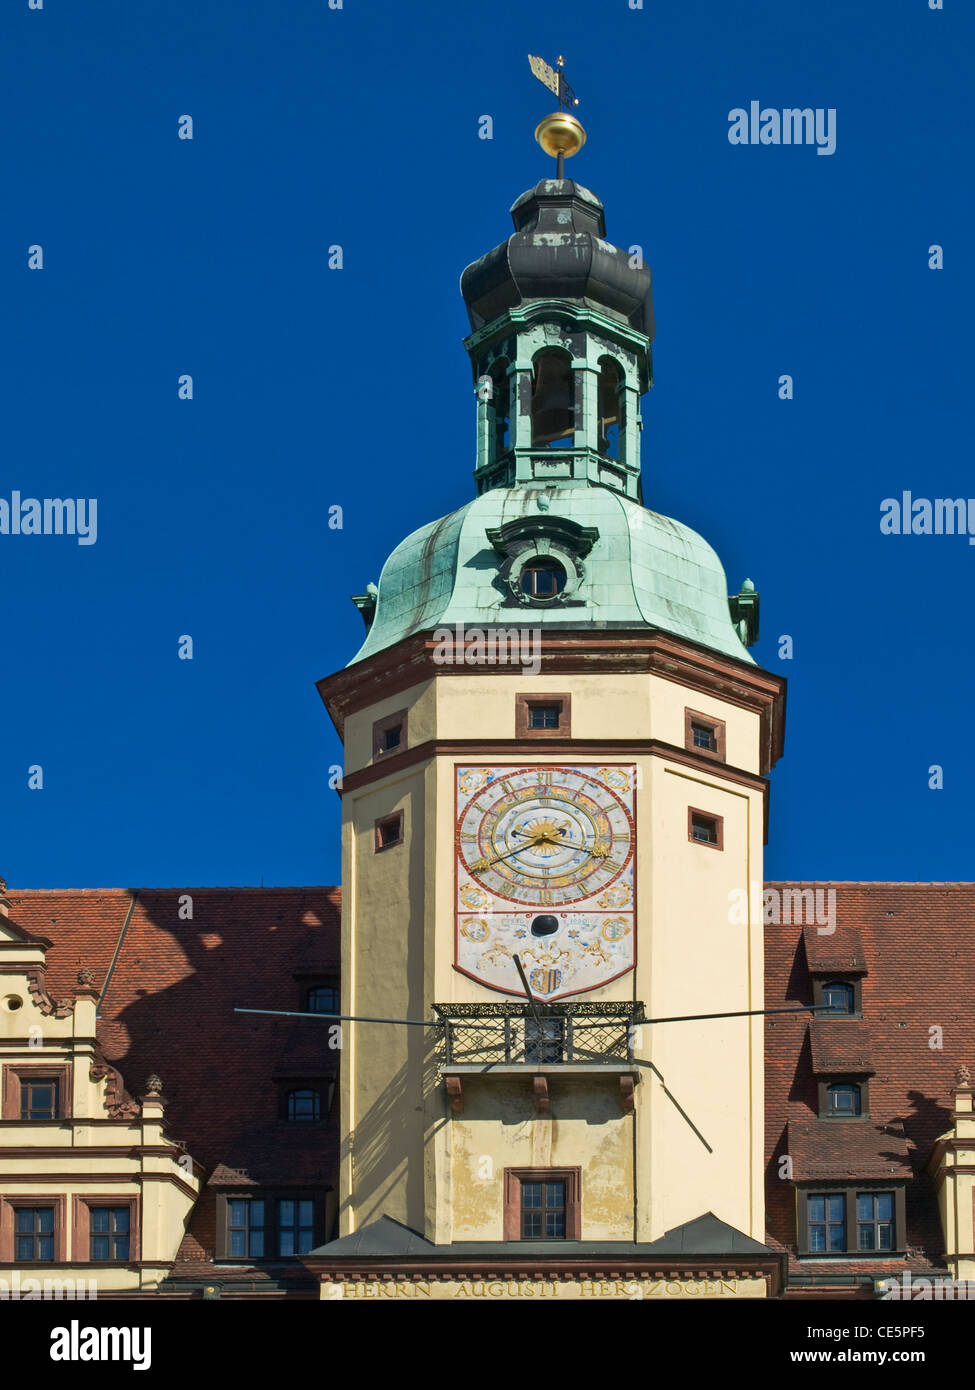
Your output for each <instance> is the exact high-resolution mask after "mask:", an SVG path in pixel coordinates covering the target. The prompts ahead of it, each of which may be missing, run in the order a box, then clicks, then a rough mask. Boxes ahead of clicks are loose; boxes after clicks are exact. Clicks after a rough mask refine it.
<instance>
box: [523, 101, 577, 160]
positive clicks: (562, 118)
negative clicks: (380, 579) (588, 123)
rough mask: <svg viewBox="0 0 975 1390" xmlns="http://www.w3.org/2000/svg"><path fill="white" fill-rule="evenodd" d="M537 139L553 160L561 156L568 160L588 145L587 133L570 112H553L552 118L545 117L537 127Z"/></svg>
mask: <svg viewBox="0 0 975 1390" xmlns="http://www.w3.org/2000/svg"><path fill="white" fill-rule="evenodd" d="M535 139H536V140H537V141H538V143H539V144H540V145H541V147H542V149H543V150H544V151H545V153H546V154H550V155H551V156H552V158H553V159H554V158H555V157H556V156H557V155H560V154H561V155H565V157H566V159H568V158H569V157H570V156H571V155H574V154H577V153H578V152H579V150H581V149H582V147H583V145H584V144H585V143H586V132H585V131H584V130H583V128H582V126H581V124H580V123H579V121H577V120H576V118H575V116H570V115H569V113H568V111H553V112H552V114H551V116H546V117H544V119H543V120H541V121H539V123H538V125H537V126H536V127H535Z"/></svg>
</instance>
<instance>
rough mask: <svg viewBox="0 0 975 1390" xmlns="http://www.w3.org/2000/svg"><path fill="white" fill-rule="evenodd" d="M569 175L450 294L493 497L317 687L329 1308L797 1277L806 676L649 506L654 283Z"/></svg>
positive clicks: (747, 600) (370, 604)
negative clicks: (760, 647)
mask: <svg viewBox="0 0 975 1390" xmlns="http://www.w3.org/2000/svg"><path fill="white" fill-rule="evenodd" d="M547 119H548V121H549V125H548V127H546V123H545V122H543V123H542V125H541V126H540V127H539V139H540V143H542V144H543V146H544V147H545V148H546V149H547V150H548V151H549V152H550V153H557V154H560V155H562V156H566V155H569V154H571V153H573V152H574V148H578V146H579V144H580V143H581V140H580V139H579V137H578V135H575V134H574V133H573V130H572V127H573V125H575V126H578V123H577V122H574V118H573V117H571V116H569V115H568V114H566V113H564V112H562V113H560V115H559V116H558V117H555V116H553V117H550V118H547ZM560 123H561V124H560ZM543 128H544V129H543ZM578 129H579V130H581V127H579V128H578ZM583 138H584V137H583ZM559 141H561V142H562V146H561V148H559ZM573 143H574V148H573ZM561 165H562V161H561V158H560V162H559V169H558V173H559V174H560V177H557V178H554V179H551V178H549V179H543V180H542V181H541V182H540V183H538V184H537V185H536V186H535V187H534V188H532V189H529V190H528V191H527V192H526V193H523V194H522V196H521V197H519V198H518V199H517V200H516V201H515V203H514V205H513V207H512V209H511V215H512V218H513V222H514V231H513V234H512V235H510V236H509V237H508V238H507V239H506V240H504V241H502V242H501V243H500V245H498V246H496V247H495V248H494V249H493V250H491V251H489V252H488V253H487V254H486V255H485V256H482V257H481V258H480V259H479V260H477V261H475V262H474V263H473V264H472V265H470V266H468V267H467V269H466V270H465V271H464V273H463V276H462V277H461V293H462V295H463V298H464V301H465V304H466V307H467V312H468V316H469V320H470V334H469V336H468V337H467V338H466V340H465V346H466V349H467V351H468V353H469V355H470V359H471V366H472V385H473V388H474V389H473V391H472V409H473V414H474V417H475V438H476V452H475V461H474V489H473V490H474V496H473V497H472V499H471V500H470V501H469V502H468V503H466V505H464V506H462V507H460V508H459V509H458V510H456V511H454V512H451V513H450V514H449V515H447V516H444V517H440V518H439V519H438V520H436V521H432V522H430V523H429V524H428V525H426V526H423V527H421V529H420V530H419V531H416V532H414V534H413V535H410V536H408V537H407V538H406V539H405V540H404V541H402V542H401V544H400V545H398V546H397V547H396V549H395V550H394V551H393V553H392V554H391V555H390V557H389V559H388V560H387V561H386V563H385V565H384V566H383V569H382V573H381V575H380V578H379V583H378V586H376V585H372V584H371V585H369V586H368V588H367V589H366V591H365V592H364V593H363V594H360V595H358V596H357V597H356V598H355V602H356V604H357V605H358V607H359V609H360V612H361V613H362V616H363V618H364V620H365V623H366V629H367V630H366V635H365V640H364V642H363V645H362V647H361V649H360V650H359V652H358V653H357V654H356V655H355V656H354V658H353V659H352V661H351V662H350V664H349V665H348V666H347V667H345V668H344V669H343V670H341V671H339V672H337V673H336V674H334V675H332V676H329V677H327V678H325V679H324V680H322V681H321V682H320V683H319V689H320V692H321V695H322V698H323V700H324V702H325V704H326V706H327V708H328V711H329V713H330V715H331V717H332V719H333V721H334V723H335V725H336V727H337V729H338V730H339V733H340V735H341V736H342V738H343V741H344V747H345V768H344V779H343V786H342V804H343V854H342V884H343V888H342V969H343V973H342V980H343V983H342V1014H343V1015H344V1016H346V1021H344V1022H343V1024H342V1051H341V1079H340V1086H339V1094H340V1104H341V1130H342V1151H341V1191H340V1228H339V1236H338V1239H336V1240H335V1241H332V1242H331V1243H330V1244H329V1245H327V1246H324V1247H322V1248H321V1249H320V1250H318V1251H317V1252H315V1254H314V1255H313V1256H311V1257H308V1263H309V1264H310V1265H311V1267H313V1268H314V1269H316V1270H317V1271H318V1273H319V1274H320V1277H321V1280H322V1290H323V1296H324V1297H329V1298H348V1297H356V1298H358V1297H373V1296H375V1297H384V1296H385V1297H404V1298H416V1297H419V1298H421V1299H428V1298H431V1297H444V1298H446V1297H451V1298H453V1297H457V1298H466V1297H472V1298H487V1297H526V1296H527V1297H535V1296H537V1297H556V1298H585V1297H620V1298H624V1297H626V1298H631V1297H637V1296H641V1297H642V1296H646V1297H654V1296H670V1297H685V1296H705V1297H707V1296H722V1297H728V1296H734V1295H736V1294H737V1295H739V1296H744V1295H750V1296H756V1295H759V1296H760V1295H764V1294H765V1293H767V1292H770V1291H772V1290H773V1285H774V1283H775V1279H776V1277H777V1276H776V1271H777V1267H778V1266H777V1261H776V1259H775V1257H774V1256H773V1255H772V1252H771V1251H769V1250H768V1249H766V1247H765V1246H764V1238H765V1221H764V1196H763V1188H764V1178H765V1171H764V1170H765V1160H764V1136H763V1032H764V1028H763V1022H764V1021H763V1019H762V1018H761V1016H760V1015H759V1014H758V1013H757V1011H759V1010H761V1008H762V1007H763V939H762V932H763V928H762V903H761V896H762V894H761V885H762V882H763V870H762V853H763V843H764V830H765V825H766V808H767V793H768V787H767V781H766V776H767V773H768V772H769V769H770V768H771V766H772V765H773V763H774V762H775V760H776V757H777V756H778V754H779V753H780V752H781V748H782V738H783V719H784V682H783V681H782V679H781V678H780V677H778V676H774V675H771V674H769V673H768V672H766V671H763V670H762V669H761V668H760V667H759V666H757V665H756V664H755V662H754V661H753V659H752V657H751V656H750V654H749V651H748V646H749V644H751V643H752V642H753V641H754V639H755V637H756V636H757V631H758V595H757V593H756V592H755V590H754V588H753V586H752V585H751V584H750V583H749V582H748V581H746V582H745V584H744V585H743V586H742V588H741V589H740V591H739V592H738V593H736V594H734V595H732V596H731V597H729V594H728V588H727V584H726V580H725V575H724V571H723V569H722V566H721V563H720V561H719V559H718V557H717V555H716V554H715V553H714V551H713V550H712V549H711V547H710V546H709V545H708V544H707V543H706V541H704V540H703V539H702V538H701V537H700V536H698V535H696V534H695V533H694V532H693V531H691V530H689V529H688V528H687V527H686V526H684V525H682V524H681V523H680V522H679V521H676V520H673V519H671V518H669V517H665V516H662V515H660V514H658V513H657V512H655V511H652V510H649V509H648V508H647V507H645V506H644V504H643V489H642V486H641V467H640V437H641V430H642V426H643V420H642V416H641V403H642V401H643V400H644V398H645V396H646V393H647V391H648V389H649V388H650V386H651V384H652V362H651V342H652V339H653V335H654V319H653V307H652V299H651V277H650V271H649V270H648V269H647V267H646V266H645V265H644V264H643V262H642V260H641V258H640V257H639V256H636V255H632V254H630V253H628V252H627V251H625V250H621V249H620V248H619V247H617V246H615V245H613V244H612V243H611V242H609V241H608V240H607V239H606V227H605V221H604V212H603V205H602V203H601V202H600V200H599V199H598V198H597V197H596V195H595V194H594V193H592V192H590V190H589V189H587V188H585V187H583V186H582V185H581V184H579V183H576V182H574V181H573V180H571V179H568V178H565V177H564V176H561V175H562V174H563V170H562V167H561ZM700 1015H709V1016H710V1015H720V1016H719V1017H707V1018H699V1017H698V1018H695V1017H694V1016H700ZM499 1290H500V1292H499ZM635 1290H637V1292H635Z"/></svg>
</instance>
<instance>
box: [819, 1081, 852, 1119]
mask: <svg viewBox="0 0 975 1390" xmlns="http://www.w3.org/2000/svg"><path fill="white" fill-rule="evenodd" d="M826 1110H827V1113H828V1114H830V1115H859V1113H860V1087H859V1086H856V1085H854V1084H853V1083H852V1082H841V1083H839V1084H837V1085H835V1086H827V1087H826Z"/></svg>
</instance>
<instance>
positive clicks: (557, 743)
mask: <svg viewBox="0 0 975 1390" xmlns="http://www.w3.org/2000/svg"><path fill="white" fill-rule="evenodd" d="M540 732H541V731H540V730H538V729H532V730H531V731H530V733H529V734H528V735H527V736H526V737H525V738H521V739H512V738H443V739H428V741H427V742H426V743H418V744H417V745H416V746H415V747H414V748H410V749H409V750H408V751H407V752H406V753H403V754H400V755H398V756H397V758H396V762H395V771H396V772H402V771H403V770H404V769H405V768H408V767H412V766H413V765H414V764H416V763H422V762H426V761H427V760H428V759H429V758H436V757H464V758H475V759H476V758H478V757H483V758H485V759H492V758H495V757H502V758H503V757H514V758H525V757H528V756H530V755H531V753H532V752H537V753H540V754H560V755H562V754H564V755H566V756H569V755H571V756H573V757H579V758H627V757H630V758H634V757H641V756H642V757H651V758H666V759H668V760H669V761H670V762H673V763H679V764H680V765H681V766H682V767H691V768H694V769H695V770H696V771H697V772H704V773H707V774H708V775H709V776H711V777H720V778H722V779H723V780H724V781H727V782H735V783H737V784H738V785H739V786H743V787H749V788H750V789H751V790H752V791H757V792H761V793H762V795H763V796H765V797H767V796H768V779H767V778H766V777H759V776H758V774H757V773H754V772H746V771H744V769H743V768H740V767H729V766H728V765H727V764H723V765H722V767H721V771H720V772H717V771H716V770H715V767H714V760H713V759H712V758H708V757H706V756H702V755H699V754H696V753H691V752H690V751H689V750H688V749H686V748H678V747H677V745H676V744H675V743H664V742H663V741H662V740H661V739H659V738H602V739H598V740H596V739H568V738H562V737H559V738H556V739H542V738H539V737H538V735H539V733H540ZM391 770H394V769H393V760H392V759H391V758H390V759H388V760H387V761H385V762H384V763H383V765H382V766H381V767H374V766H373V765H372V764H369V765H368V766H366V767H362V768H359V770H358V771H357V772H350V773H349V774H348V776H347V777H344V778H343V780H342V787H341V791H342V794H343V795H344V794H345V793H346V792H350V791H358V790H359V789H360V787H365V786H368V785H369V784H370V783H371V782H378V781H380V780H381V779H382V778H383V777H386V776H388V775H389V772H390V771H391Z"/></svg>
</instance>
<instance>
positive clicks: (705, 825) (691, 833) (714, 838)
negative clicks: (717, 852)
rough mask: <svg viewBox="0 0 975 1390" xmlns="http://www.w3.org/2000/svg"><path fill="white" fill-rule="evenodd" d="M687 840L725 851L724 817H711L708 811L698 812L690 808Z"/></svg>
mask: <svg viewBox="0 0 975 1390" xmlns="http://www.w3.org/2000/svg"><path fill="white" fill-rule="evenodd" d="M687 838H688V839H689V840H692V841H693V842H694V844H697V845H710V846H711V848H712V849H723V848H724V817H723V816H712V815H709V814H708V812H707V811H697V810H695V809H694V807H693V806H690V807H688V811H687Z"/></svg>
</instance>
